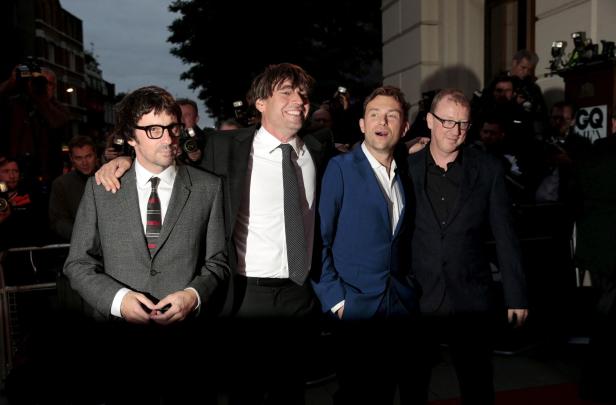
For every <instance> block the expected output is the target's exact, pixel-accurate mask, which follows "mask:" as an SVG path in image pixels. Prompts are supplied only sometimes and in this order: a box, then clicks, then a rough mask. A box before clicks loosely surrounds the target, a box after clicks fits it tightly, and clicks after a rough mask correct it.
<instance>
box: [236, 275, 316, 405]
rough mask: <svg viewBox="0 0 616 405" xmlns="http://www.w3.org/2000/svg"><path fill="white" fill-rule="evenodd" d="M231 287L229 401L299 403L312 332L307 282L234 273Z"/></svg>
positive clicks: (312, 298)
mask: <svg viewBox="0 0 616 405" xmlns="http://www.w3.org/2000/svg"><path fill="white" fill-rule="evenodd" d="M235 288H236V289H235V298H236V302H235V308H236V311H235V316H234V318H233V320H232V321H231V326H230V328H229V330H228V332H229V333H230V334H231V335H230V337H229V343H230V344H231V348H230V353H231V357H232V359H231V361H230V362H229V363H228V364H229V366H230V368H229V369H228V370H227V371H228V373H229V376H230V379H231V384H230V386H229V388H228V389H229V402H230V404H232V405H236V404H237V405H239V404H242V405H251V404H268V405H270V404H280V405H283V404H284V405H293V404H303V403H304V391H305V389H304V385H305V380H306V376H305V375H304V374H305V371H306V370H307V369H308V368H309V367H307V363H308V362H309V361H310V350H311V347H313V346H314V342H315V340H316V339H317V338H318V327H317V324H316V321H317V315H318V306H317V302H316V299H315V296H314V293H313V291H312V288H311V286H310V284H309V283H308V282H307V283H306V284H304V285H303V286H299V285H296V284H294V283H293V282H291V281H289V280H286V279H285V280H279V279H254V278H246V277H237V278H236V280H235Z"/></svg>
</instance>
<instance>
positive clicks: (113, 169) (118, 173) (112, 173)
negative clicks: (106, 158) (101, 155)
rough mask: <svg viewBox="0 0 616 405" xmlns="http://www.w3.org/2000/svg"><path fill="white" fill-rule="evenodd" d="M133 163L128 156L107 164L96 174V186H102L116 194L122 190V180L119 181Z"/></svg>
mask: <svg viewBox="0 0 616 405" xmlns="http://www.w3.org/2000/svg"><path fill="white" fill-rule="evenodd" d="M132 163H133V160H132V159H131V158H129V157H128V156H120V157H118V158H115V159H113V160H112V161H111V162H108V163H105V164H104V165H103V166H101V168H100V169H98V170H97V171H96V173H95V174H94V177H95V179H96V184H98V185H101V184H102V185H103V187H105V190H107V191H111V192H112V193H115V192H116V191H118V190H119V189H120V180H118V179H119V178H120V177H122V175H123V174H124V173H126V171H127V170H128V169H130V166H131V165H132Z"/></svg>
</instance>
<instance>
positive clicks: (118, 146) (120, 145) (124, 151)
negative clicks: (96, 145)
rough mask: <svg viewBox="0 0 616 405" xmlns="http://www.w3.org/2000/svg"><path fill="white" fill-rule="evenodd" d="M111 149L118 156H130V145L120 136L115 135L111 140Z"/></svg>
mask: <svg viewBox="0 0 616 405" xmlns="http://www.w3.org/2000/svg"><path fill="white" fill-rule="evenodd" d="M111 147H112V148H113V150H114V151H115V152H117V153H118V156H130V152H129V145H128V143H127V142H126V139H124V138H123V137H122V136H120V135H113V138H112V139H111Z"/></svg>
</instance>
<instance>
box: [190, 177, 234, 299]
mask: <svg viewBox="0 0 616 405" xmlns="http://www.w3.org/2000/svg"><path fill="white" fill-rule="evenodd" d="M217 180H218V183H217V188H216V193H215V195H214V201H213V203H212V209H211V212H210V213H209V220H208V223H207V231H206V236H205V241H204V243H205V258H204V264H203V267H202V268H201V273H200V274H199V275H197V277H196V278H195V279H194V280H193V282H191V284H190V287H193V288H195V289H196V290H197V291H198V292H199V296H200V297H201V300H202V303H205V302H207V301H208V300H209V298H210V296H211V295H212V294H213V293H214V290H215V289H216V288H217V287H218V286H219V285H220V284H221V283H222V282H224V281H226V280H227V279H228V278H229V277H230V274H231V273H230V270H229V265H228V263H227V252H226V248H225V245H226V244H225V223H224V217H223V209H222V201H223V196H222V181H221V180H220V179H217Z"/></svg>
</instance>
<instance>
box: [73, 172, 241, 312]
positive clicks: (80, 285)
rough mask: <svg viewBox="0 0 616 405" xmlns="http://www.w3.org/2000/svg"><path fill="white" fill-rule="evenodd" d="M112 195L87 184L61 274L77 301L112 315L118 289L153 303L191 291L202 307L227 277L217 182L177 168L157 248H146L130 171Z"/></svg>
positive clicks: (221, 213) (100, 188) (219, 186)
mask: <svg viewBox="0 0 616 405" xmlns="http://www.w3.org/2000/svg"><path fill="white" fill-rule="evenodd" d="M123 184H124V186H123V187H122V188H121V189H120V190H119V191H118V192H117V193H115V194H113V193H109V192H107V191H105V189H104V188H103V187H102V186H97V185H96V183H95V182H94V181H93V179H92V178H91V179H89V180H88V183H87V184H86V189H85V191H84V194H83V198H82V200H81V204H80V206H79V210H78V212H77V218H76V220H75V226H74V229H73V235H72V238H71V248H70V252H69V256H68V259H67V261H66V263H65V265H64V273H65V274H66V276H67V277H68V278H69V280H70V282H71V287H72V288H73V289H75V290H76V291H77V292H78V293H79V294H80V295H81V297H82V298H83V299H84V300H85V301H86V303H87V304H89V305H90V306H91V307H93V308H94V310H95V311H96V312H97V314H95V317H97V318H99V317H101V316H102V317H103V318H109V317H110V309H111V303H112V302H113V298H114V297H115V295H116V293H117V292H118V290H119V289H120V288H122V287H127V288H130V289H131V290H133V291H139V292H143V293H147V294H149V295H151V296H153V297H155V298H157V299H162V298H163V297H165V296H166V295H168V294H170V293H173V292H176V291H180V290H182V289H184V288H186V287H193V288H195V289H196V290H197V292H198V293H199V296H200V298H201V304H202V305H206V303H207V301H208V298H209V297H210V296H211V294H212V293H213V292H214V290H215V289H216V287H217V286H218V285H219V284H220V283H222V282H223V281H225V280H226V279H228V278H229V274H230V272H229V267H228V264H227V258H226V253H225V229H224V217H223V208H222V204H223V196H222V183H221V180H220V179H219V178H218V177H216V176H215V175H213V174H210V173H205V172H203V171H201V170H198V169H194V168H191V167H189V166H178V167H177V176H176V178H175V183H174V185H173V191H172V193H171V199H170V201H169V208H168V209H167V213H166V215H165V219H164V222H163V226H162V229H161V234H160V239H159V243H158V248H157V249H156V251H155V252H154V253H153V254H152V257H151V258H150V253H149V251H148V248H147V246H146V239H145V235H144V232H143V225H142V221H141V214H140V212H139V203H138V197H137V186H136V180H135V169H134V166H133V167H132V168H131V169H130V170H129V171H128V172H127V173H126V175H125V176H124V179H123Z"/></svg>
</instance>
